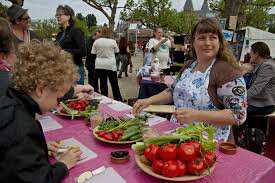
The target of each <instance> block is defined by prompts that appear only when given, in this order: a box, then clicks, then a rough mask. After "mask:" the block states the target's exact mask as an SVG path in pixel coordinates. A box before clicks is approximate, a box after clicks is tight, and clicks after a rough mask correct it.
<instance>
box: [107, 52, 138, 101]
mask: <svg viewBox="0 0 275 183" xmlns="http://www.w3.org/2000/svg"><path fill="white" fill-rule="evenodd" d="M132 62H133V72H132V73H128V77H125V76H124V74H122V78H121V79H118V84H119V88H120V92H121V95H122V97H123V99H125V100H127V99H129V98H133V97H137V95H138V88H139V86H138V84H137V82H136V73H137V70H138V68H139V67H141V66H142V63H143V58H142V53H138V54H137V55H136V56H132ZM110 90H111V87H109V91H110ZM109 93H110V94H111V92H109ZM110 94H109V96H110ZM111 96H112V95H111Z"/></svg>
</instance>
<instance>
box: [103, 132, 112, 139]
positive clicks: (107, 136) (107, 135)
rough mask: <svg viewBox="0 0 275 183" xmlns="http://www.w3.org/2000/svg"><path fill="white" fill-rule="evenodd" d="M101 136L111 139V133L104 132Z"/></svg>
mask: <svg viewBox="0 0 275 183" xmlns="http://www.w3.org/2000/svg"><path fill="white" fill-rule="evenodd" d="M103 138H104V139H106V140H113V138H112V134H111V133H105V134H104V135H103Z"/></svg>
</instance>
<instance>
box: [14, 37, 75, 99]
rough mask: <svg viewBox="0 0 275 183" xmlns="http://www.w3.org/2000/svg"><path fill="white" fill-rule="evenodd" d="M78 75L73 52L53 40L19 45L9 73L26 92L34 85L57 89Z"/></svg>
mask: <svg viewBox="0 0 275 183" xmlns="http://www.w3.org/2000/svg"><path fill="white" fill-rule="evenodd" d="M78 78H79V75H78V73H77V69H76V66H75V65H74V63H73V61H72V56H71V55H70V54H69V53H67V52H65V51H63V50H62V49H61V48H60V47H58V46H56V45H54V44H53V43H51V42H43V43H39V42H37V41H32V42H30V43H27V44H22V45H21V46H20V47H19V50H18V59H17V60H16V61H15V63H14V72H13V76H12V80H13V82H14V84H15V87H16V88H17V89H19V90H21V91H23V92H25V93H28V94H29V93H31V92H33V91H35V90H36V88H37V87H41V88H48V89H51V90H52V91H58V90H60V89H61V88H62V87H63V86H64V84H73V83H74V82H75V81H77V80H78Z"/></svg>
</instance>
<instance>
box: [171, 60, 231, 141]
mask: <svg viewBox="0 0 275 183" xmlns="http://www.w3.org/2000/svg"><path fill="white" fill-rule="evenodd" d="M214 63H215V60H213V61H212V63H211V65H210V66H209V67H208V68H207V70H206V71H205V72H204V73H202V72H200V71H194V72H193V69H194V68H195V66H196V65H197V61H195V62H194V63H192V64H191V66H190V67H189V68H187V69H186V70H185V71H184V72H183V73H182V75H181V77H180V78H179V80H178V82H177V83H176V85H175V88H174V91H173V100H174V104H175V106H176V109H180V108H191V109H196V110H205V111H210V110H218V109H217V108H216V107H215V106H214V104H213V103H212V101H211V100H210V96H209V94H208V84H209V75H210V71H211V68H212V66H213V64H214ZM171 121H172V122H177V119H176V118H175V116H172V118H171ZM194 123H197V122H196V121H194ZM183 126H187V124H184V125H183ZM229 133H230V126H229V125H225V126H217V132H216V135H215V139H217V140H224V141H226V140H227V139H228V136H229Z"/></svg>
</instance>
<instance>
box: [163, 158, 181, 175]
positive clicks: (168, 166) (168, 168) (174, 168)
mask: <svg viewBox="0 0 275 183" xmlns="http://www.w3.org/2000/svg"><path fill="white" fill-rule="evenodd" d="M162 175H164V176H165V177H171V178H172V177H176V176H178V165H177V162H176V161H174V160H170V161H167V162H165V163H164V165H163V169H162Z"/></svg>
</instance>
